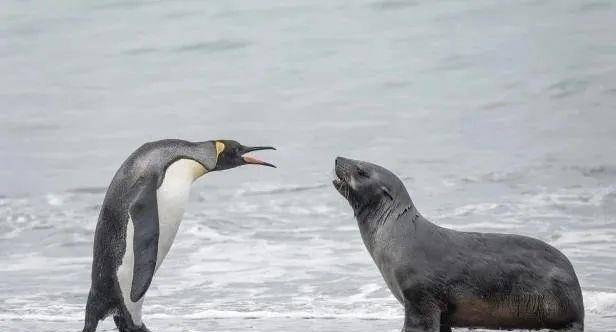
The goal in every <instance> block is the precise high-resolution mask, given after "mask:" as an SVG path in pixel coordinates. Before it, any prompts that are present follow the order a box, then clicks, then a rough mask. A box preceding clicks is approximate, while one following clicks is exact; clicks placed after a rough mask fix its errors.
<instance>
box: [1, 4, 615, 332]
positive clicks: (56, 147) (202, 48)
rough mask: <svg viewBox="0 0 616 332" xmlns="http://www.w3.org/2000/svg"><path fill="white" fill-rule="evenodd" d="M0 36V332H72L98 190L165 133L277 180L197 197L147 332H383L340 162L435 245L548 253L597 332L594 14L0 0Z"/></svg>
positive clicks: (605, 247) (601, 85) (610, 57)
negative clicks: (517, 244)
mask: <svg viewBox="0 0 616 332" xmlns="http://www.w3.org/2000/svg"><path fill="white" fill-rule="evenodd" d="M0 22H1V23H0V161H1V163H0V331H17V332H20V331H78V330H80V329H81V327H82V319H83V307H84V305H85V300H86V296H87V293H88V288H89V276H90V264H91V257H92V240H93V231H94V227H95V224H96V220H97V216H98V213H99V210H100V205H101V202H102V199H103V196H104V192H105V190H106V187H107V185H108V183H109V181H110V180H111V178H112V176H113V174H114V172H115V170H116V169H117V167H118V166H119V165H120V163H121V162H122V161H123V160H124V159H125V158H126V157H127V156H128V155H129V154H130V153H131V152H132V151H133V150H134V149H136V148H137V147H138V146H139V145H141V144H142V143H143V142H146V141H151V140H155V139H161V138H169V137H178V138H183V139H188V140H208V139H214V138H232V139H237V140H238V141H240V142H242V143H244V144H247V145H262V144H271V145H274V146H276V147H277V148H278V151H271V152H269V151H264V152H260V153H258V156H260V157H262V158H263V159H265V160H268V161H272V162H273V163H275V164H277V165H278V168H277V169H270V168H264V167H261V168H260V167H248V166H246V167H241V168H237V169H233V170H229V171H225V172H217V173H211V174H208V175H206V176H205V177H204V178H203V179H200V180H199V181H198V182H197V183H196V184H195V185H194V188H193V193H192V196H191V202H190V204H189V206H188V208H187V212H186V215H185V218H184V221H183V223H182V226H181V227H180V230H179V233H178V236H177V238H176V241H175V243H174V246H173V248H172V250H171V251H170V253H169V255H168V257H167V259H166V260H165V263H164V264H163V266H162V267H161V269H160V270H159V272H158V275H157V276H156V278H155V279H154V281H153V283H152V286H151V288H150V290H149V292H148V293H147V299H146V301H145V305H144V321H145V322H146V324H148V326H149V327H150V328H151V329H152V330H153V331H170V332H173V331H245V330H251V331H296V332H298V331H358V332H361V331H365V332H368V331H398V330H399V329H400V327H401V324H402V315H403V313H402V308H401V306H400V305H399V304H398V303H397V302H396V301H395V299H394V298H393V296H392V295H391V294H390V293H389V291H388V290H387V288H386V286H385V284H384V282H383V280H382V279H381V277H380V275H379V273H378V271H377V269H376V267H375V265H374V264H373V263H372V261H371V259H370V256H369V255H368V253H367V252H366V250H365V249H364V247H363V244H362V242H361V238H360V235H359V231H358V230H357V226H356V223H355V221H354V219H353V215H352V212H351V209H350V208H349V207H348V205H347V203H346V202H345V201H344V200H343V199H342V197H340V196H339V194H338V193H337V192H336V191H335V190H334V189H333V187H332V185H331V179H332V177H333V176H332V168H333V160H334V158H335V157H336V156H338V155H342V156H347V157H351V158H358V159H363V160H368V161H372V162H376V163H379V164H381V165H383V166H386V167H388V168H390V169H392V170H393V171H395V172H396V173H397V174H399V175H400V176H401V178H403V179H404V182H405V183H406V185H407V188H408V190H409V192H410V193H411V196H412V197H413V199H414V202H415V204H416V205H417V207H418V208H419V210H420V211H421V212H422V213H423V214H424V215H425V216H426V217H428V218H429V219H431V220H432V221H433V222H435V223H437V224H439V225H442V226H445V227H450V228H454V229H458V230H468V231H481V232H504V233H516V234H524V235H530V236H534V237H537V238H539V239H542V240H544V241H546V242H548V243H550V244H552V245H553V246H555V247H557V248H559V249H560V250H562V251H563V252H564V253H565V254H566V255H567V256H568V257H569V258H570V260H571V261H572V263H573V265H574V267H575V269H576V271H577V273H578V276H579V278H580V282H581V285H582V288H583V292H584V301H585V306H586V317H587V318H586V326H587V331H616V112H615V110H616V34H614V31H615V30H616V4H614V3H613V2H611V1H556V0H551V1H550V0H546V1H473V2H472V3H467V2H462V1H443V2H430V1H404V0H402V1H398V0H383V1H378V0H370V1H367V0H361V1H344V0H332V1H314V0H300V1H290V2H280V1H270V0H264V1H139V2H137V1H97V2H95V1H82V2H70V1H13V0H5V1H2V2H1V3H0ZM113 328H114V326H113V323H112V321H111V320H110V319H107V320H106V321H104V322H102V323H101V324H100V325H99V330H102V331H112V330H113Z"/></svg>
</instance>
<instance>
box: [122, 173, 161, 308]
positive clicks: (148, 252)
mask: <svg viewBox="0 0 616 332" xmlns="http://www.w3.org/2000/svg"><path fill="white" fill-rule="evenodd" d="M141 181H146V183H141V185H140V186H136V188H137V190H138V192H137V193H135V195H134V196H133V197H134V198H133V201H132V202H131V203H130V206H129V209H128V211H129V214H130V218H131V220H132V221H133V225H134V227H135V234H134V240H133V251H134V253H135V265H134V269H133V271H134V272H133V283H132V286H131V291H130V299H131V301H133V302H137V301H139V299H141V297H142V296H143V295H144V294H145V292H146V291H147V290H148V287H150V283H151V282H152V277H153V276H154V271H155V269H156V256H157V254H158V235H159V234H158V233H159V229H158V203H157V201H156V183H157V181H156V179H154V178H150V179H145V178H141V179H140V181H139V182H141Z"/></svg>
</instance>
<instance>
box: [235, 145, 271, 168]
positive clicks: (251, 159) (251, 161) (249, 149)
mask: <svg viewBox="0 0 616 332" xmlns="http://www.w3.org/2000/svg"><path fill="white" fill-rule="evenodd" d="M260 150H276V148H274V147H273V146H252V147H247V148H245V149H244V154H243V155H242V159H243V160H244V162H245V163H246V164H254V165H263V166H269V167H274V168H276V166H275V165H273V164H270V163H268V162H265V161H262V160H259V159H257V158H255V157H253V156H249V155H246V153H248V152H252V151H260Z"/></svg>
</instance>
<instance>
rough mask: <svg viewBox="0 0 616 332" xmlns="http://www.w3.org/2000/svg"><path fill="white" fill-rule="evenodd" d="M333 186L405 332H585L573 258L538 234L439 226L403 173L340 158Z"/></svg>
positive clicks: (336, 164) (581, 301) (580, 293)
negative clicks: (468, 331)
mask: <svg viewBox="0 0 616 332" xmlns="http://www.w3.org/2000/svg"><path fill="white" fill-rule="evenodd" d="M335 173H336V176H337V178H336V179H335V180H334V186H335V187H336V189H337V190H338V191H339V192H340V194H341V195H343V196H344V197H345V198H346V199H347V200H348V202H349V203H350V205H351V207H352V208H353V211H354V214H355V217H356V219H357V223H358V225H359V229H360V232H361V236H362V239H363V242H364V244H365V245H366V248H367V249H368V252H369V253H370V255H371V256H372V259H373V260H374V262H375V263H376V265H377V267H378V268H379V270H380V272H381V274H382V276H383V278H384V279H385V282H386V284H387V286H388V287H389V289H390V290H391V292H392V293H393V295H394V296H395V297H396V299H398V301H399V302H400V303H401V304H402V305H403V306H404V310H405V318H404V328H403V329H402V331H451V327H471V328H475V327H476V328H488V329H517V328H519V329H551V330H568V331H583V330H584V304H583V300H582V292H581V289H580V285H579V282H578V279H577V277H576V275H575V271H574V270H573V267H572V266H571V263H570V262H569V260H568V259H567V257H565V255H563V254H562V253H561V252H560V251H558V250H557V249H555V248H554V247H552V246H550V245H548V244H546V243H544V242H542V241H539V240H537V239H533V238H529V237H525V236H519V235H510V234H493V233H474V232H458V231H455V230H450V229H446V228H443V227H439V226H437V225H435V224H433V223H431V222H430V221H428V220H427V219H426V218H424V217H423V216H422V215H421V214H420V213H419V212H418V211H417V209H416V208H415V206H414V205H413V202H412V201H411V198H410V196H409V194H408V192H407V191H406V188H405V187H404V184H403V183H402V182H401V181H400V179H399V178H398V177H397V176H395V175H394V174H393V173H391V172H390V171H388V170H387V169H385V168H383V167H381V166H378V165H375V164H371V163H368V162H363V161H358V160H351V159H346V158H341V157H338V158H337V159H336V162H335Z"/></svg>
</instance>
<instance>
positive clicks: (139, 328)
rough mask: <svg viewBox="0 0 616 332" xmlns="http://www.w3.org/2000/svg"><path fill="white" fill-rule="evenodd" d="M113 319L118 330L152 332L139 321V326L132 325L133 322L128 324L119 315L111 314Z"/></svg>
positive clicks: (124, 331) (122, 331)
mask: <svg viewBox="0 0 616 332" xmlns="http://www.w3.org/2000/svg"><path fill="white" fill-rule="evenodd" d="M113 321H114V322H115V325H116V326H117V328H118V331H120V332H152V331H150V330H149V329H148V328H147V327H146V326H145V324H143V323H141V326H134V325H133V324H128V323H127V322H126V320H125V319H124V318H122V317H120V316H113Z"/></svg>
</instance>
